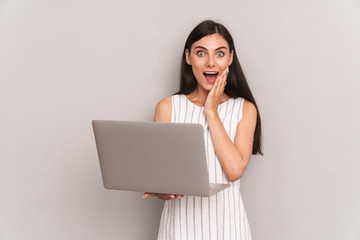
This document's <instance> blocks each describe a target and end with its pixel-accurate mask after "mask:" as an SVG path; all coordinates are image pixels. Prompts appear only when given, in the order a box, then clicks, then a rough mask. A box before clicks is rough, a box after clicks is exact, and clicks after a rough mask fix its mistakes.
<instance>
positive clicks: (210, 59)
mask: <svg viewBox="0 0 360 240" xmlns="http://www.w3.org/2000/svg"><path fill="white" fill-rule="evenodd" d="M214 66H215V59H214V57H213V56H211V55H209V56H208V58H207V61H206V67H214Z"/></svg>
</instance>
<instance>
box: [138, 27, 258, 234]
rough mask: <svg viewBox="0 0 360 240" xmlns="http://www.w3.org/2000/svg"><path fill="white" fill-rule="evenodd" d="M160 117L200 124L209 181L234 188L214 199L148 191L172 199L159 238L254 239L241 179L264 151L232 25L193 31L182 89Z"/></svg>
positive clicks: (161, 110)
mask: <svg viewBox="0 0 360 240" xmlns="http://www.w3.org/2000/svg"><path fill="white" fill-rule="evenodd" d="M154 120H155V121H158V122H187V123H200V124H202V125H203V126H204V133H205V134H204V137H205V145H206V155H207V161H208V171H209V178H210V179H209V180H210V182H215V183H228V184H230V185H231V186H230V187H229V188H228V189H226V190H224V191H222V192H220V193H218V194H216V195H213V196H211V197H194V196H181V195H174V194H167V195H164V194H156V193H145V194H144V197H145V198H146V197H149V196H158V197H159V198H160V199H163V200H167V201H166V202H165V205H164V210H163V213H162V217H161V221H160V228H159V235H158V239H234V240H235V239H241V240H249V239H251V233H250V227H249V224H248V220H247V217H246V213H245V209H244V206H243V202H242V198H241V194H240V177H241V176H242V175H243V174H244V172H245V170H246V167H247V165H248V163H249V160H250V157H251V154H262V152H261V123H260V115H259V111H258V108H257V106H256V102H255V100H254V98H253V96H252V94H251V91H250V89H249V86H248V84H247V81H246V79H245V76H244V74H243V72H242V69H241V66H240V63H239V60H238V58H237V55H236V51H235V47H234V43H233V39H232V37H231V35H230V33H229V32H228V31H227V29H226V28H225V27H224V26H223V25H221V24H219V23H216V22H213V21H210V20H208V21H204V22H202V23H200V24H199V25H198V26H196V27H195V28H194V29H193V31H192V32H191V33H190V35H189V37H188V39H187V41H186V43H185V48H184V54H183V58H182V63H181V76H180V90H179V91H178V92H177V93H176V94H175V95H173V96H169V97H166V98H165V99H163V100H162V101H160V102H159V103H158V104H157V106H156V110H155V117H154Z"/></svg>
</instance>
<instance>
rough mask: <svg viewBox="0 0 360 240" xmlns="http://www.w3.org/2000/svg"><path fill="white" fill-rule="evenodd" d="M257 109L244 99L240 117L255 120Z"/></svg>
mask: <svg viewBox="0 0 360 240" xmlns="http://www.w3.org/2000/svg"><path fill="white" fill-rule="evenodd" d="M256 115H257V109H256V106H255V104H254V103H252V102H250V101H248V100H246V99H244V103H243V109H242V116H243V117H246V118H250V119H256Z"/></svg>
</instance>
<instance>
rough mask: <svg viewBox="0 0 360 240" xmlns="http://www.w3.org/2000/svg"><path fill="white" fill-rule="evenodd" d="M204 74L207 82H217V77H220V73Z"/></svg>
mask: <svg viewBox="0 0 360 240" xmlns="http://www.w3.org/2000/svg"><path fill="white" fill-rule="evenodd" d="M203 74H204V76H205V78H206V81H208V82H215V80H216V78H217V76H218V75H219V72H204V73H203Z"/></svg>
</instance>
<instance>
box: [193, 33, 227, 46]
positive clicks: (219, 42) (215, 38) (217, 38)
mask: <svg viewBox="0 0 360 240" xmlns="http://www.w3.org/2000/svg"><path fill="white" fill-rule="evenodd" d="M198 46H201V47H205V48H206V49H208V50H214V49H217V48H219V47H226V48H227V49H229V44H228V42H227V41H226V40H225V38H224V37H223V36H221V35H220V34H218V33H215V34H211V35H207V36H205V37H203V38H201V39H200V40H199V41H196V42H194V43H193V45H192V46H191V49H194V48H196V47H198Z"/></svg>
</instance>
